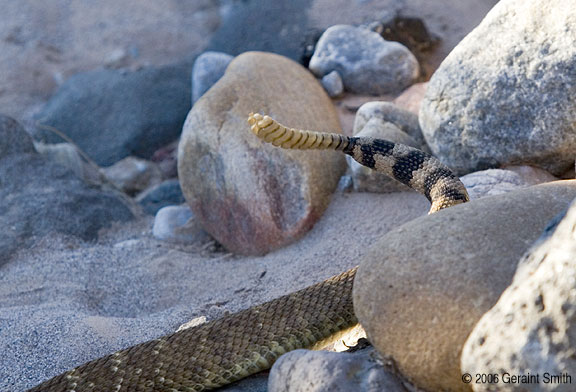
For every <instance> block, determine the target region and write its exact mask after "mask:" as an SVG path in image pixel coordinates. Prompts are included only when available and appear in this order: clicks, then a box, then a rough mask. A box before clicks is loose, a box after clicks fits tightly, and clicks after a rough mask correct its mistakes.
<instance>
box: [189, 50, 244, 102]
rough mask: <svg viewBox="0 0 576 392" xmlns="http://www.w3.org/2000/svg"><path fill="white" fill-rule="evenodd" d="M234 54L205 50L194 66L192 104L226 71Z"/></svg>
mask: <svg viewBox="0 0 576 392" xmlns="http://www.w3.org/2000/svg"><path fill="white" fill-rule="evenodd" d="M233 58H234V56H230V55H229V54H226V53H221V52H211V51H208V52H204V53H202V54H201V55H200V56H198V57H197V58H196V61H194V67H193V68H192V104H194V103H195V102H196V101H197V100H198V99H199V98H200V97H201V96H202V95H204V93H205V92H206V91H208V89H209V88H210V87H212V86H213V85H214V83H216V82H217V81H218V80H219V79H220V78H221V77H222V75H224V72H225V71H226V67H228V64H230V61H232V59H233Z"/></svg>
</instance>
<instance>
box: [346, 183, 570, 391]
mask: <svg viewBox="0 0 576 392" xmlns="http://www.w3.org/2000/svg"><path fill="white" fill-rule="evenodd" d="M575 197H576V180H566V181H557V182H552V183H548V184H542V185H536V186H533V187H529V188H523V189H519V190H517V191H514V192H510V193H506V194H503V195H497V196H492V197H486V198H482V199H478V200H472V201H470V202H469V203H465V204H461V205H457V206H454V207H451V208H448V209H446V210H442V211H439V212H437V213H434V214H432V215H428V216H425V217H421V218H417V219H415V220H413V221H410V222H408V223H406V224H404V225H403V226H401V227H399V228H397V229H393V230H392V231H390V232H388V233H387V234H386V235H384V236H383V237H382V238H381V239H380V240H379V241H378V242H377V243H376V244H375V245H374V246H373V247H372V248H371V249H370V251H369V252H367V254H366V256H365V257H364V258H363V260H362V261H361V263H360V268H359V270H358V273H357V275H356V279H355V281H354V293H353V294H354V310H355V313H356V315H357V316H358V319H359V320H360V323H361V324H362V326H363V327H364V329H365V330H366V334H367V336H368V339H369V340H370V341H371V342H372V344H373V345H374V346H375V347H376V349H378V351H379V352H380V353H381V354H383V355H389V356H391V357H392V358H393V359H394V361H395V362H396V364H397V365H398V368H399V370H400V372H401V373H402V374H403V375H405V376H406V377H407V378H408V379H410V380H411V381H413V382H414V383H415V384H416V386H418V387H420V388H423V389H425V390H431V391H438V390H453V391H457V390H469V387H468V386H467V385H466V384H464V383H463V382H462V373H461V371H460V354H461V350H462V347H463V346H464V343H465V342H466V339H467V338H468V335H469V334H470V332H472V330H473V329H474V326H475V325H476V323H477V322H478V320H479V319H480V318H481V317H482V316H483V315H484V313H486V312H487V311H488V310H489V309H490V308H491V307H492V306H493V305H494V304H495V303H496V302H497V301H498V298H499V297H500V295H501V294H502V292H503V291H504V290H505V289H506V288H507V287H508V285H509V284H510V282H511V281H512V277H513V276H514V273H515V271H516V265H517V263H518V261H519V260H520V257H521V256H522V255H523V254H524V253H525V252H526V250H527V249H528V248H529V247H530V245H531V244H532V243H533V242H534V241H535V240H536V239H537V238H538V237H539V235H540V233H541V232H542V230H543V229H544V228H545V227H546V225H547V223H548V222H549V221H550V219H552V218H553V217H554V216H555V215H556V214H558V213H559V212H561V211H563V210H564V209H565V208H566V206H567V205H568V204H569V203H570V201H572V200H573V199H574V198H575Z"/></svg>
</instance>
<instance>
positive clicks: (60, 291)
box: [0, 192, 429, 391]
mask: <svg viewBox="0 0 576 392" xmlns="http://www.w3.org/2000/svg"><path fill="white" fill-rule="evenodd" d="M428 208H429V205H428V202H427V200H426V199H425V198H424V197H423V196H421V195H418V194H416V193H412V192H406V193H394V194H387V195H377V194H358V193H356V194H337V195H335V197H334V200H333V202H332V203H331V205H330V207H329V209H328V210H327V212H326V214H325V216H324V217H323V218H322V219H321V220H320V221H319V222H318V223H317V225H316V226H315V227H314V228H313V229H312V231H311V232H310V233H309V234H308V235H307V236H306V237H304V238H303V239H302V240H300V241H298V242H297V243H294V244H292V245H290V246H288V247H286V248H283V249H281V250H278V251H276V252H273V253H271V254H268V255H266V256H264V257H235V256H230V255H228V254H226V253H225V252H222V251H218V250H216V251H214V250H213V249H210V245H209V244H207V245H206V247H207V248H206V249H204V250H202V249H199V248H198V247H190V246H188V247H182V246H174V245H170V244H167V243H163V242H160V241H157V240H155V239H154V238H153V237H152V236H151V230H150V227H151V223H152V222H151V220H150V219H144V220H140V221H137V222H133V223H131V224H129V225H124V226H118V227H116V228H113V229H109V230H107V231H106V232H104V233H102V237H101V240H100V241H99V242H98V243H93V244H88V243H83V242H80V241H76V240H71V239H69V238H44V239H41V240H40V241H39V242H37V244H36V245H35V246H34V247H33V248H31V249H27V250H24V251H22V252H20V253H19V254H18V255H17V257H16V258H15V259H14V260H13V262H11V263H10V264H8V265H7V266H6V267H5V268H4V269H3V274H2V276H1V277H0V331H2V332H1V339H0V344H1V345H2V346H3V347H1V348H0V350H1V351H2V353H3V354H4V357H3V361H2V366H0V380H1V381H0V390H2V391H6V390H8V391H15V390H20V389H21V388H23V387H29V386H32V385H33V384H34V383H36V382H38V381H40V380H41V379H43V378H45V377H49V376H53V375H56V374H57V373H60V372H62V371H64V370H67V369H69V368H70V367H73V366H76V365H79V364H81V363H83V362H85V361H87V360H90V359H92V358H95V357H98V356H101V355H105V354H108V353H110V352H113V351H114V350H117V349H119V348H121V347H125V346H128V345H132V344H135V343H138V342H141V341H144V340H149V339H151V338H154V337H157V336H160V335H162V334H165V333H170V332H173V331H174V330H175V329H176V328H177V327H178V326H179V325H181V324H183V323H185V322H187V321H189V320H191V319H193V318H195V317H199V316H206V317H207V318H208V319H209V320H210V319H213V318H217V317H219V316H221V315H222V314H224V312H234V311H237V310H239V309H243V308H246V307H249V306H252V305H255V304H258V303H261V302H265V301H267V300H270V299H273V298H276V297H278V296H281V295H283V294H287V293H290V292H292V291H294V290H297V289H300V288H304V287H306V286H309V285H311V284H313V283H316V282H318V281H321V280H324V279H325V278H328V277H330V276H332V275H335V274H337V273H339V272H342V271H344V270H346V269H349V268H351V267H353V266H354V265H356V264H357V263H358V262H359V260H360V259H361V256H362V255H363V254H364V253H365V251H366V250H367V249H368V247H369V246H370V244H371V243H373V242H374V241H375V240H376V239H377V238H379V237H380V236H382V235H383V234H384V233H386V232H387V231H388V230H390V229H391V228H393V227H396V226H398V225H400V224H402V223H404V222H406V221H408V220H411V219H413V218H415V217H418V216H420V215H422V214H425V213H426V212H427V210H428ZM30 369H38V370H37V371H35V372H32V373H31V372H30Z"/></svg>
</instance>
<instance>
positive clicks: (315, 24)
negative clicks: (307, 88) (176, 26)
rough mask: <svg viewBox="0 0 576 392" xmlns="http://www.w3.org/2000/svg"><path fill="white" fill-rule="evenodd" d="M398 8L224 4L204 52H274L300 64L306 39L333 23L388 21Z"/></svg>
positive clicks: (305, 2)
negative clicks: (218, 26) (207, 49)
mask: <svg viewBox="0 0 576 392" xmlns="http://www.w3.org/2000/svg"><path fill="white" fill-rule="evenodd" d="M400 8H401V5H400V4H399V3H398V2H397V1H391V0H387V1H380V2H363V3H359V2H353V3H350V2H349V1H348V0H340V1H337V2H335V1H317V0H292V1H288V2H273V3H271V2H269V1H267V0H252V1H248V2H244V1H224V2H223V3H222V5H221V17H222V20H221V23H220V28H219V30H218V31H216V33H215V34H214V37H213V38H212V42H211V43H210V45H209V46H208V48H209V50H217V51H221V52H225V53H230V54H233V55H237V54H240V53H243V52H246V51H251V50H259V51H266V52H274V53H278V54H281V55H284V56H286V57H289V58H291V59H293V60H296V61H299V62H301V63H303V62H304V61H305V56H306V54H307V52H308V50H307V49H308V48H307V47H308V46H309V45H310V40H309V39H306V36H307V35H310V34H311V35H316V34H317V32H322V31H323V30H325V29H326V28H328V27H329V26H331V25H333V24H335V23H348V24H358V23H363V22H364V21H366V20H374V19H378V20H384V21H387V20H391V19H392V18H394V16H396V14H397V13H398V10H399V9H400ZM312 42H313V41H312Z"/></svg>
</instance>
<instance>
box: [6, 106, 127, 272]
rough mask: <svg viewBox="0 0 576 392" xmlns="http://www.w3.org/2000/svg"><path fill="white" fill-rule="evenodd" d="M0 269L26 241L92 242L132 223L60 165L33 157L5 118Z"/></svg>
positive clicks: (117, 205)
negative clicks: (53, 237) (52, 236)
mask: <svg viewBox="0 0 576 392" xmlns="http://www.w3.org/2000/svg"><path fill="white" fill-rule="evenodd" d="M5 140H12V141H13V142H14V144H12V146H11V147H9V148H7V146H5V145H4V144H3V143H2V142H0V148H2V150H0V151H1V154H0V200H2V208H0V227H2V228H3V230H1V231H0V266H1V265H2V264H4V263H6V262H8V261H9V260H10V258H11V257H12V254H13V252H15V251H16V250H18V249H20V248H23V247H26V246H27V245H28V244H29V243H30V239H31V238H32V237H41V236H44V235H46V234H48V233H52V232H55V233H62V234H67V235H73V236H77V237H79V238H81V239H84V240H93V239H95V238H97V236H98V230H99V229H101V228H102V227H105V226H108V225H110V224H111V223H112V222H114V221H126V220H129V219H131V218H132V217H133V215H132V212H131V210H130V208H129V207H128V205H127V204H125V203H124V201H123V200H121V199H120V198H118V197H117V196H115V195H113V194H110V193H105V192H103V191H101V190H99V189H97V188H94V187H91V186H88V185H87V184H86V183H84V182H83V181H81V180H80V179H79V178H78V177H76V175H75V174H74V173H73V172H72V170H71V169H68V168H66V167H64V166H62V165H59V164H57V163H55V162H53V161H50V160H47V159H45V158H44V157H42V156H41V155H39V154H38V153H36V152H35V151H34V145H33V143H32V140H31V139H30V137H29V136H28V134H27V133H26V132H25V131H24V130H23V129H22V128H21V127H20V126H19V125H17V123H16V122H15V121H13V120H11V119H7V118H6V117H2V118H1V120H0V141H5Z"/></svg>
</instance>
